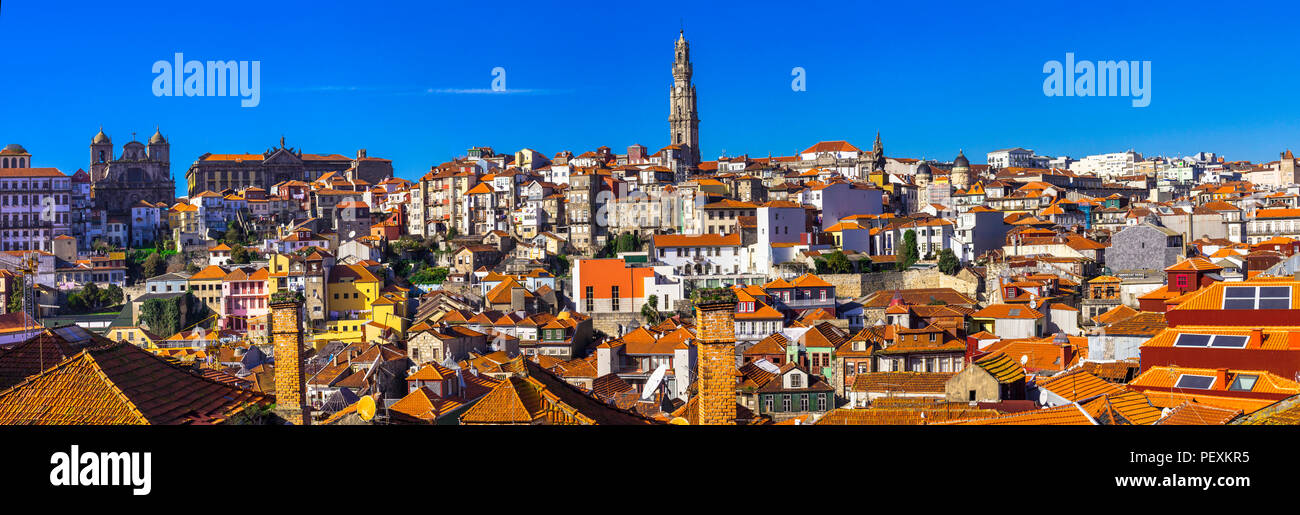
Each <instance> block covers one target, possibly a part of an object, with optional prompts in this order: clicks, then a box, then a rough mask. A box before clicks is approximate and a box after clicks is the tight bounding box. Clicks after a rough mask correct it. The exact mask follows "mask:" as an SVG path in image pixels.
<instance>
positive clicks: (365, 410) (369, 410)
mask: <svg viewBox="0 0 1300 515" xmlns="http://www.w3.org/2000/svg"><path fill="white" fill-rule="evenodd" d="M357 415H360V416H361V420H365V421H369V420H370V419H372V418H375V398H374V397H371V396H369V395H367V396H365V397H362V398H361V400H359V401H357Z"/></svg>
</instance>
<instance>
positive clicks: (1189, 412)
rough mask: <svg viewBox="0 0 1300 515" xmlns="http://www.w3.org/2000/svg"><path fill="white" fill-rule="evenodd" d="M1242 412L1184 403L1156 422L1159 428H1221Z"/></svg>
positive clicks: (1196, 403)
mask: <svg viewBox="0 0 1300 515" xmlns="http://www.w3.org/2000/svg"><path fill="white" fill-rule="evenodd" d="M1241 414H1242V411H1241V410H1240V409H1233V408H1219V407H1215V406H1210V405H1208V404H1201V403H1198V402H1192V401H1184V402H1183V403H1182V404H1179V405H1177V406H1175V407H1173V408H1171V409H1170V411H1169V413H1168V414H1167V415H1165V416H1164V418H1161V419H1160V420H1159V421H1157V422H1156V425H1161V426H1221V425H1224V424H1227V423H1228V422H1231V421H1232V419H1235V418H1237V417H1240V416H1241Z"/></svg>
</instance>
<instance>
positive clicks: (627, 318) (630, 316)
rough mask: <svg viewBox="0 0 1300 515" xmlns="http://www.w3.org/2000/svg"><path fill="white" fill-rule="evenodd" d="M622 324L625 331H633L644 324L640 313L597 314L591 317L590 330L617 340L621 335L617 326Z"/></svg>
mask: <svg viewBox="0 0 1300 515" xmlns="http://www.w3.org/2000/svg"><path fill="white" fill-rule="evenodd" d="M620 324H622V326H623V328H624V329H625V330H629V329H635V328H636V327H639V326H641V325H644V324H645V319H644V318H641V314H640V313H597V314H594V315H592V317H591V328H592V329H595V330H597V331H600V332H602V333H605V334H607V335H609V336H610V337H613V338H617V337H619V336H622V335H623V334H622V333H620V332H618V326H619V325H620Z"/></svg>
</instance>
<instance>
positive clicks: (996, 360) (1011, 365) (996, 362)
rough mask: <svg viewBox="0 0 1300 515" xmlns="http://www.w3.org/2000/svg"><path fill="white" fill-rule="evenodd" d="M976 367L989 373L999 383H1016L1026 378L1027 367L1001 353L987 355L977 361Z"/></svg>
mask: <svg viewBox="0 0 1300 515" xmlns="http://www.w3.org/2000/svg"><path fill="white" fill-rule="evenodd" d="M975 365H977V366H979V367H980V368H983V369H984V370H986V371H988V373H989V374H990V375H992V376H993V378H994V379H997V381H998V382H999V383H1003V384H1006V383H1014V382H1016V381H1020V380H1023V379H1024V378H1025V367H1022V366H1020V363H1019V362H1017V361H1016V360H1014V359H1011V357H1009V356H1007V355H1006V354H1003V353H1001V352H996V353H993V354H988V355H985V356H984V357H982V358H980V359H977V360H975Z"/></svg>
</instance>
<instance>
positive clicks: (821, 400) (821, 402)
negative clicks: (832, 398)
mask: <svg viewBox="0 0 1300 515" xmlns="http://www.w3.org/2000/svg"><path fill="white" fill-rule="evenodd" d="M817 411H826V396H825V395H818V396H817Z"/></svg>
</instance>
